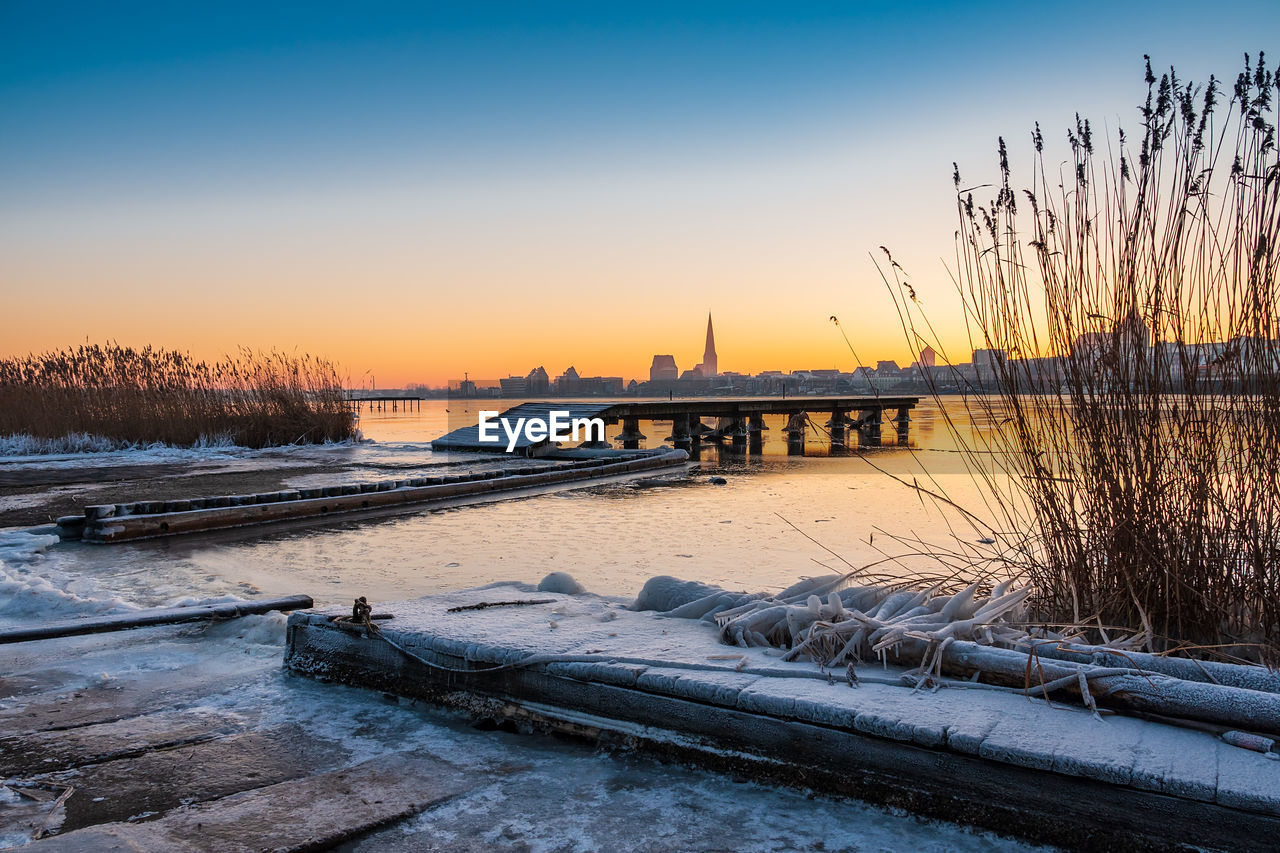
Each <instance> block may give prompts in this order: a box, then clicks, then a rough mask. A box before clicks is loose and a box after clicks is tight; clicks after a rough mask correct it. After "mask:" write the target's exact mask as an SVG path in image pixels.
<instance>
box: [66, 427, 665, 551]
mask: <svg viewBox="0 0 1280 853" xmlns="http://www.w3.org/2000/svg"><path fill="white" fill-rule="evenodd" d="M564 457H565V458H564V461H560V462H558V463H556V464H547V463H538V464H525V465H522V466H519V467H516V466H512V467H504V468H501V469H498V470H491V471H477V472H474V473H470V474H456V475H448V476H437V477H414V478H412V479H404V480H384V481H382V482H376V483H348V484H346V485H337V486H324V487H315V488H303V489H288V490H285V491H279V492H266V493H263V494H256V495H225V496H221V497H214V498H194V499H191V500H177V501H136V502H133V503H122V504H102V505H96V506H88V507H85V510H84V514H83V515H73V516H64V517H62V518H59V519H58V534H59V536H61V537H62V538H63V539H77V538H78V539H83V540H84V541H85V542H96V543H110V542H125V541H130V540H134V539H154V538H158V537H163V536H176V535H178V534H181V533H203V532H206V531H210V530H219V529H224V528H231V527H245V526H249V525H258V524H266V523H270V522H283V521H294V520H299V519H326V518H329V517H331V516H335V515H346V514H351V513H373V512H394V511H403V510H413V509H416V508H419V507H420V506H422V505H433V504H437V503H440V502H443V501H457V500H460V499H481V498H484V497H485V496H487V495H491V494H497V493H500V494H504V495H506V494H525V493H528V492H529V491H530V490H537V489H545V488H567V487H573V486H582V485H589V484H592V483H596V482H601V481H603V480H607V479H611V478H616V477H629V476H636V475H643V474H648V473H660V472H662V471H664V470H680V469H682V467H683V466H684V465H685V463H686V462H687V461H688V458H689V455H688V453H686V452H685V451H683V450H671V449H670V448H666V449H665V450H649V451H638V452H630V453H625V452H617V451H606V452H603V453H597V454H588V453H582V454H574V453H573V452H572V451H568V452H566V453H565V454H564Z"/></svg>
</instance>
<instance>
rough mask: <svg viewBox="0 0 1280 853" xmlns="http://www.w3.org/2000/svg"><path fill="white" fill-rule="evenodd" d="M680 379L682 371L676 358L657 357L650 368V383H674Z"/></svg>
mask: <svg viewBox="0 0 1280 853" xmlns="http://www.w3.org/2000/svg"><path fill="white" fill-rule="evenodd" d="M678 378H680V369H679V368H678V367H676V360H675V357H674V356H670V355H655V356H654V357H653V364H652V365H651V366H650V367H649V381H650V382H674V381H675V380H676V379H678Z"/></svg>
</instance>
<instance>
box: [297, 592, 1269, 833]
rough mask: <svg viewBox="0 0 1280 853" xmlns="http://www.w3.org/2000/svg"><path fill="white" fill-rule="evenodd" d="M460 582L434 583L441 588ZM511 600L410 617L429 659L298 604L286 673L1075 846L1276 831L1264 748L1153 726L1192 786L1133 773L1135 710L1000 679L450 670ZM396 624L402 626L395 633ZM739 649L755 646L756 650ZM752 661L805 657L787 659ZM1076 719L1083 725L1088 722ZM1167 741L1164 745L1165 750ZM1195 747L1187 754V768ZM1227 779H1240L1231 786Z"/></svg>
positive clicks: (507, 614) (596, 639) (631, 623)
mask: <svg viewBox="0 0 1280 853" xmlns="http://www.w3.org/2000/svg"><path fill="white" fill-rule="evenodd" d="M475 594H476V595H483V594H485V593H484V592H479V591H476V592H475ZM463 598H464V596H462V595H461V594H460V595H458V596H452V597H449V598H448V600H447V604H448V605H453V604H457V603H463V602H462V599H463ZM441 604H442V605H445V604H446V602H441ZM445 609H446V608H445V607H444V606H442V607H441V611H442V612H443V611H444V610H445ZM517 613H518V611H502V612H501V613H500V614H499V613H497V612H488V613H487V614H486V613H485V612H481V613H472V614H469V615H468V617H467V618H468V620H469V621H472V620H474V622H473V624H474V626H475V627H474V628H473V629H472V630H469V631H467V632H466V633H465V634H463V635H461V636H460V632H459V631H458V629H457V628H456V627H452V626H450V627H444V626H440V628H439V629H438V631H439V632H438V633H437V634H428V633H426V629H423V628H421V627H419V628H418V629H417V630H419V631H422V632H423V633H422V635H420V636H419V637H417V642H416V643H415V644H414V646H415V649H416V650H417V652H418V653H421V654H426V655H428V656H429V657H430V658H431V659H433V660H434V661H436V662H437V663H438V664H439V666H440V667H446V668H447V669H441V668H435V667H430V666H426V665H424V664H422V663H421V662H419V661H417V660H415V659H414V658H410V657H407V656H406V655H404V654H400V653H398V652H397V651H396V650H395V649H393V648H391V647H390V646H389V645H388V644H387V643H385V642H382V641H380V640H378V639H376V638H374V639H361V638H353V637H348V636H347V635H343V634H339V633H338V632H336V631H334V630H333V629H332V628H331V627H329V626H328V625H327V624H324V623H323V622H320V621H315V620H316V617H310V618H308V617H305V616H304V615H302V614H299V615H298V616H295V617H293V619H292V620H291V626H290V651H289V654H288V656H287V658H286V661H287V663H288V664H289V665H290V666H291V668H294V669H295V670H298V671H301V672H307V673H312V674H317V675H324V676H326V677H328V678H332V679H335V680H338V681H341V682H345V683H350V684H358V685H363V686H366V687H369V688H373V689H376V690H382V691H394V692H398V693H403V694H404V695H412V696H419V697H422V698H425V699H428V700H431V701H435V702H440V703H442V704H446V705H450V706H453V707H457V708H460V709H462V710H465V711H467V712H469V713H471V714H473V715H476V716H478V717H481V718H486V719H503V718H506V719H514V720H517V721H524V722H533V723H536V724H539V725H542V726H546V727H548V728H550V729H552V730H554V731H558V732H563V733H566V734H570V735H575V736H579V737H585V738H589V739H599V740H602V741H603V742H606V743H609V742H622V743H626V744H628V745H633V746H634V745H641V746H644V747H646V748H649V749H652V750H654V751H657V752H660V753H669V754H675V755H677V756H679V757H681V758H686V759H697V760H698V761H699V762H702V763H706V764H710V765H711V766H714V767H719V768H724V769H726V770H730V771H732V772H734V773H738V774H741V773H746V774H748V775H751V776H756V777H759V778H763V779H769V780H782V781H785V782H788V783H790V784H796V785H802V786H806V787H814V788H821V789H826V790H831V791H834V792H837V793H840V794H843V795H851V796H856V797H860V798H864V799H868V800H871V801H873V802H877V803H882V804H885V805H890V806H894V807H900V808H907V809H910V810H913V811H917V812H920V813H923V814H927V815H931V816H935V817H942V818H947V819H951V820H960V821H963V822H966V823H970V824H977V825H980V826H985V827H989V828H992V829H996V830H998V831H1002V832H1010V833H1015V834H1017V835H1019V836H1022V837H1025V838H1029V839H1032V840H1037V841H1046V842H1050V843H1054V844H1058V845H1063V844H1065V845H1066V846H1068V847H1072V848H1075V849H1095V850H1107V849H1135V848H1136V849H1191V848H1193V847H1196V846H1198V847H1199V848H1202V849H1218V850H1228V849H1229V850H1264V849H1268V845H1269V844H1270V842H1271V839H1272V838H1273V834H1274V833H1275V832H1278V831H1280V812H1277V811H1276V810H1274V808H1272V805H1273V799H1274V798H1273V797H1271V798H1270V799H1268V798H1269V797H1270V794H1265V793H1264V794H1263V795H1262V796H1251V795H1249V793H1248V792H1249V791H1256V788H1255V787H1254V786H1257V785H1261V786H1263V787H1264V788H1265V786H1266V785H1267V784H1268V780H1270V779H1271V778H1273V777H1272V776H1270V775H1268V771H1271V770H1273V764H1274V763H1273V762H1270V761H1266V760H1265V759H1263V758H1262V757H1261V756H1253V755H1251V754H1248V753H1244V752H1243V751H1239V752H1240V753H1241V755H1242V756H1244V757H1243V758H1241V757H1240V756H1233V758H1235V759H1236V763H1237V765H1238V764H1239V762H1241V761H1244V760H1246V759H1248V760H1250V761H1254V762H1256V763H1257V764H1260V765H1261V768H1260V769H1255V771H1254V774H1255V775H1248V774H1241V773H1239V772H1237V771H1238V770H1239V769H1240V768H1239V767H1238V766H1236V765H1232V767H1233V768H1234V770H1233V771H1232V772H1231V773H1227V772H1225V768H1220V766H1219V765H1218V762H1217V760H1216V759H1214V756H1215V755H1216V750H1217V749H1218V748H1219V746H1220V748H1221V749H1224V750H1231V747H1227V746H1225V745H1219V744H1218V742H1217V741H1216V740H1215V739H1213V738H1212V737H1209V736H1206V735H1201V733H1191V732H1183V731H1178V730H1167V733H1169V734H1170V737H1171V738H1172V741H1173V743H1174V744H1176V745H1177V747H1181V748H1185V747H1187V746H1189V743H1188V742H1189V741H1194V742H1195V743H1194V745H1195V749H1194V750H1191V751H1190V757H1191V758H1192V759H1195V760H1199V759H1202V758H1203V756H1208V757H1209V758H1210V759H1211V761H1210V762H1208V764H1209V765H1210V766H1209V768H1208V774H1209V775H1208V781H1207V782H1205V784H1206V785H1207V786H1208V787H1203V788H1200V787H1194V785H1195V784H1198V780H1199V776H1196V775H1195V774H1188V773H1186V772H1184V768H1183V767H1182V766H1181V765H1179V766H1178V768H1177V771H1176V772H1172V773H1169V774H1167V775H1166V774H1164V773H1160V775H1159V776H1151V775H1149V774H1150V773H1151V772H1152V771H1154V770H1156V768H1155V765H1156V764H1157V763H1158V762H1153V761H1151V760H1150V759H1149V758H1147V757H1146V755H1147V753H1148V752H1149V751H1150V750H1149V749H1148V748H1146V747H1144V746H1142V745H1141V744H1139V743H1137V742H1136V741H1138V740H1139V738H1137V737H1135V734H1136V728H1135V727H1139V726H1150V725H1151V724H1143V723H1138V722H1137V721H1134V720H1123V721H1122V722H1119V723H1115V724H1114V725H1113V723H1114V721H1108V723H1106V724H1104V723H1096V724H1095V723H1094V722H1093V721H1092V720H1089V719H1088V718H1087V717H1086V716H1085V715H1083V714H1079V713H1077V712H1075V711H1066V710H1062V711H1054V710H1052V709H1050V708H1048V707H1047V706H1046V705H1045V704H1044V703H1031V702H1027V700H1025V699H1022V698H1020V697H1014V696H1010V695H1009V694H1007V693H1003V692H993V691H982V690H979V691H973V692H972V694H970V695H971V696H972V702H973V703H975V707H973V708H970V709H969V712H968V713H960V714H957V713H955V711H956V708H955V706H954V703H953V704H952V706H951V711H950V712H948V711H947V710H946V709H944V708H940V707H936V705H935V702H936V700H937V697H933V696H930V695H928V694H923V693H914V694H913V693H912V692H911V691H909V690H906V689H903V688H897V687H893V688H877V687H876V686H874V685H871V684H868V685H864V686H863V687H862V688H860V689H856V690H855V689H851V688H848V687H844V686H838V685H834V684H832V685H828V684H826V683H825V681H818V680H814V679H804V678H787V677H777V678H775V677H763V678H762V677H760V676H758V675H753V674H751V673H750V672H737V671H733V670H729V669H728V668H720V669H716V670H715V671H714V672H712V671H709V670H708V669H707V668H702V669H701V670H700V669H698V668H690V667H684V668H672V669H664V668H663V667H662V665H661V664H658V663H655V664H652V665H646V664H638V663H636V662H634V661H630V660H628V659H627V658H626V657H625V656H622V655H619V656H618V657H616V658H614V657H612V655H611V653H610V652H609V651H605V652H604V653H602V654H599V655H596V657H597V658H599V659H600V661H601V662H599V663H591V664H550V665H535V666H532V667H512V668H502V667H499V668H498V669H496V670H489V671H486V672H481V671H471V672H465V671H462V670H467V669H472V670H479V669H480V668H482V667H483V666H484V665H485V664H486V663H492V662H497V661H499V660H503V659H509V658H510V656H511V655H513V654H520V653H527V651H528V649H527V647H522V646H519V644H516V645H517V648H519V651H517V650H516V648H511V647H501V648H500V647H491V646H489V645H488V644H487V638H489V637H490V636H491V635H489V634H487V633H485V631H484V627H485V626H487V627H488V628H489V629H494V628H495V627H496V626H499V625H501V626H506V625H508V624H509V623H510V622H511V621H512V620H515V619H516V616H517ZM521 615H523V616H526V617H532V614H528V613H522V614H521ZM486 616H487V622H486V621H485V619H486ZM402 618H405V621H406V622H411V621H412V620H411V619H409V618H408V617H406V616H405V615H404V614H398V615H397V624H399V622H400V621H401V619H402ZM424 618H425V616H424ZM499 619H501V620H502V621H501V622H499V621H498V620H499ZM683 622H684V620H670V623H667V622H665V620H664V622H663V629H662V634H661V637H662V639H661V640H660V642H661V643H663V644H664V646H663V647H664V648H665V649H666V650H667V653H668V654H670V655H672V657H673V658H679V657H680V653H679V651H678V649H679V648H680V646H681V645H682V644H683V643H684V642H686V641H687V640H688V639H689V638H690V637H691V636H692V635H693V633H694V630H693V629H694V628H696V626H695V625H688V626H686V625H683V624H681V623H683ZM627 623H628V624H627V626H626V627H631V628H633V629H637V628H638V627H639V626H640V625H642V624H645V623H644V622H643V621H642V620H640V619H639V618H637V619H628V620H627ZM432 624H433V625H434V624H435V620H434V619H432ZM595 624H598V623H596V621H595V620H594V619H591V618H589V617H584V619H583V625H584V626H587V627H584V629H583V630H584V631H586V632H587V634H586V635H587V636H589V638H590V639H589V642H591V643H592V644H593V646H594V645H595V644H597V643H599V644H602V645H603V644H608V640H606V639H604V637H605V636H606V635H604V634H602V633H600V632H599V629H597V628H595V627H594V625H595ZM609 624H610V627H611V628H613V629H615V630H620V629H619V628H618V626H617V625H616V624H614V623H609ZM402 627H403V626H402ZM469 627H470V626H469ZM567 628H568V625H567V624H566V623H563V622H562V624H561V630H560V631H557V632H552V634H550V635H548V636H552V637H554V640H552V641H551V642H550V643H549V645H551V646H554V647H556V648H563V645H562V644H563V643H564V642H565V635H564V633H563V631H565V630H566V629H567ZM654 630H655V632H656V631H657V629H656V628H655V629H654ZM396 637H397V640H398V641H400V642H402V643H409V642H411V639H410V638H409V637H408V636H406V634H405V633H403V632H396ZM647 639H649V640H650V641H652V639H653V638H652V637H650V638H647ZM618 642H619V643H621V640H619V641H618ZM640 642H641V643H643V639H641V640H640ZM446 648H451V649H453V651H445V649H446ZM701 651H702V650H699V651H698V653H697V654H699V655H700V654H701ZM743 651H744V654H747V655H751V654H755V656H756V658H759V657H761V656H760V655H759V654H758V651H757V650H743ZM611 660H612V662H610V661H611ZM678 664H679V661H678V660H673V661H672V662H671V664H670V665H671V666H677V665H678ZM757 664H759V661H758V660H757ZM770 666H777V667H779V670H781V669H782V668H783V667H785V668H786V669H788V670H792V669H794V670H795V671H796V673H797V674H805V673H811V672H812V670H811V668H806V667H803V666H800V665H780V664H770ZM711 669H715V668H711ZM810 688H812V689H810ZM885 691H891V692H892V691H897V692H896V693H893V695H886V694H885ZM828 703H830V704H828ZM1010 712H1012V714H1011V713H1010ZM1032 713H1043V714H1045V715H1053V716H1052V718H1051V719H1047V720H1046V721H1045V722H1047V723H1048V725H1046V726H1044V727H1043V728H1039V729H1036V728H1031V729H1028V728H1026V727H1025V723H1026V720H1027V716H1028V715H1029V714H1032ZM1057 715H1062V716H1061V717H1058V716H1057ZM1012 717H1017V718H1018V719H1011V718H1012ZM1010 723H1012V724H1013V725H1012V727H1011V728H1009V725H1010ZM1093 725H1097V726H1099V727H1100V728H1099V729H1098V730H1097V731H1096V732H1092V726H1093ZM1001 726H1005V727H1006V728H1003V729H1001V728H1000V727H1001ZM1082 726H1084V727H1088V728H1090V729H1091V734H1093V736H1094V737H1096V738H1097V739H1098V741H1097V748H1096V749H1092V751H1091V750H1090V748H1089V746H1088V744H1076V743H1074V742H1073V743H1071V744H1068V743H1065V742H1062V741H1061V737H1060V728H1061V729H1064V730H1066V731H1068V732H1070V733H1071V735H1072V736H1074V735H1079V734H1080V733H1081V729H1082ZM1160 728H1163V727H1158V726H1154V727H1153V729H1160ZM1024 747H1025V748H1024ZM1131 758H1135V759H1140V761H1141V762H1142V765H1141V766H1142V768H1143V771H1142V772H1143V773H1144V774H1147V775H1142V776H1139V775H1138V768H1137V767H1131V766H1130V764H1129V763H1128V762H1129V759H1131ZM1181 758H1182V756H1181V755H1170V756H1169V759H1170V760H1171V761H1175V762H1176V761H1180V760H1181ZM1204 763H1206V762H1203V761H1202V760H1200V761H1198V763H1197V767H1199V766H1200V765H1201V764H1204ZM1250 766H1252V765H1250ZM1220 769H1221V771H1222V772H1221V773H1220ZM1184 784H1185V785H1188V786H1191V787H1190V788H1189V790H1187V791H1186V792H1184V791H1183V790H1182V789H1181V788H1180V787H1179V786H1180V785H1184ZM1233 785H1234V786H1237V787H1232V786H1233ZM1239 786H1248V790H1247V791H1246V792H1245V795H1241V794H1240V791H1239V790H1238V788H1239Z"/></svg>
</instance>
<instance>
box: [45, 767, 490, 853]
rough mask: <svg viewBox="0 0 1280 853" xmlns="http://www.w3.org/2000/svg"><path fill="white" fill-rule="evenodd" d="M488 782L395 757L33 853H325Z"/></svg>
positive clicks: (112, 827) (84, 834)
mask: <svg viewBox="0 0 1280 853" xmlns="http://www.w3.org/2000/svg"><path fill="white" fill-rule="evenodd" d="M484 781H485V780H483V779H481V778H477V777H474V776H471V777H467V776H464V774H463V773H462V772H461V771H459V770H458V769H457V768H455V767H454V766H453V765H450V764H447V763H445V762H443V761H440V760H438V759H431V758H425V757H422V756H420V755H415V754H411V753H396V754H393V755H388V756H381V757H378V758H374V759H370V760H369V761H366V762H364V763H362V764H358V765H356V766H354V767H349V768H346V769H344V770H335V771H332V772H328V773H322V774H319V775H316V776H311V777H309V778H306V779H299V780H296V781H291V782H282V783H279V784H275V785H269V786H266V787H263V788H258V789H256V790H253V791H247V792H245V793H242V794H236V795H233V796H229V797H226V798H224V799H220V800H216V801H214V802H209V803H203V804H201V805H197V806H187V807H183V808H178V809H175V810H173V811H171V812H169V813H168V814H166V815H165V816H163V817H161V818H159V819H157V820H153V821H148V822H143V823H112V824H107V825H103V826H96V827H93V828H91V829H82V830H79V831H76V832H70V833H66V834H63V835H58V836H54V837H53V838H48V839H45V840H43V841H39V842H36V843H35V844H32V845H29V846H28V847H27V848H25V849H27V850H31V851H33V853H89V852H90V851H92V853H97V851H102V850H170V851H188V850H218V851H223V853H258V851H262V850H274V851H300V850H326V849H329V848H330V847H332V846H333V845H335V844H339V843H341V842H343V841H346V840H348V839H351V838H354V837H356V836H359V835H362V834H364V833H366V832H369V831H371V830H374V829H377V828H378V827H381V826H385V825H386V824H388V823H391V822H393V821H396V820H400V819H403V818H406V817H409V816H411V815H414V814H417V813H418V812H420V811H422V810H424V809H426V808H428V807H430V806H432V805H435V804H438V803H440V802H442V801H444V800H446V799H449V798H451V797H455V796H457V795H459V794H462V793H464V792H466V791H468V790H470V789H472V788H474V787H475V786H476V785H479V784H481V783H482V782H484Z"/></svg>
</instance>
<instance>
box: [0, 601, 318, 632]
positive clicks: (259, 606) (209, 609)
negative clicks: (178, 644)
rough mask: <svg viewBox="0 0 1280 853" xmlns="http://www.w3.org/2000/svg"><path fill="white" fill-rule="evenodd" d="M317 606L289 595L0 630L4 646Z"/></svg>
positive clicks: (164, 608) (140, 611) (160, 608)
mask: <svg viewBox="0 0 1280 853" xmlns="http://www.w3.org/2000/svg"><path fill="white" fill-rule="evenodd" d="M313 604H314V602H312V600H311V596H309V595H287V596H285V597H284V598H267V599H261V600H259V601H233V602H229V603H226V604H203V605H196V606H194V607H158V608H154V609H152V610H135V611H133V612H132V613H122V614H120V615H118V616H100V617H95V618H92V619H67V620H65V621H62V622H50V623H47V624H45V625H32V626H29V627H23V628H8V629H5V630H3V631H0V644H3V643H25V642H28V641H30V640H52V639H56V638H58V637H75V636H78V635H81V634H104V633H106V632H108V631H125V630H128V629H130V628H144V627H147V626H149V625H175V624H178V623H182V622H200V621H203V620H206V619H234V618H235V617H237V616H249V615H251V614H255V613H269V612H271V611H273V610H284V611H289V610H307V609H308V608H310V607H312V606H313Z"/></svg>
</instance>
